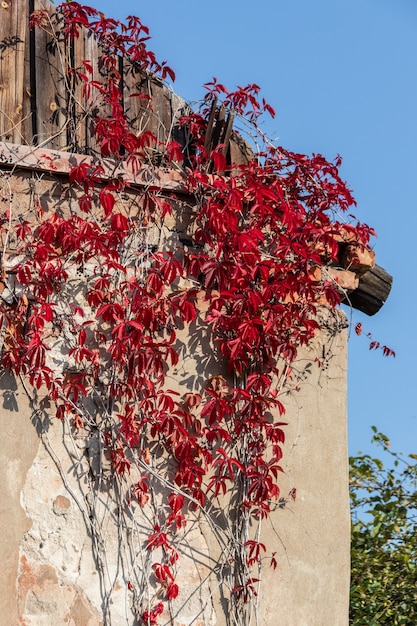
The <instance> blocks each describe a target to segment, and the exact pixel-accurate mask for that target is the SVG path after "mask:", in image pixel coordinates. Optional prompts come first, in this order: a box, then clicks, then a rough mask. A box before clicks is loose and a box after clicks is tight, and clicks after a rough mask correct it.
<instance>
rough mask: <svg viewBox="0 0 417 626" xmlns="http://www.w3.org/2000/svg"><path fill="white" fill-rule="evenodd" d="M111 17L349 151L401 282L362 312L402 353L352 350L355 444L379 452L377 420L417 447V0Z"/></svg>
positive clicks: (154, 8) (278, 124)
mask: <svg viewBox="0 0 417 626" xmlns="http://www.w3.org/2000/svg"><path fill="white" fill-rule="evenodd" d="M88 4H91V5H94V6H95V8H97V9H100V10H102V11H103V12H104V13H106V15H108V16H109V17H117V18H124V17H126V16H127V15H129V14H135V15H138V16H139V17H141V19H142V20H143V22H144V23H145V24H146V25H147V26H149V28H150V31H151V35H152V41H151V43H150V47H151V48H152V49H153V50H154V51H155V52H156V53H157V56H158V58H159V59H160V60H167V61H168V63H169V64H170V65H171V67H173V69H174V70H175V72H176V74H177V80H176V82H175V84H174V89H175V91H176V92H177V93H178V94H180V95H182V96H183V97H184V98H186V99H187V100H190V101H192V100H198V99H199V98H201V96H202V95H203V89H202V85H203V84H204V83H205V82H207V81H208V80H210V79H211V78H212V76H217V78H218V79H219V81H221V82H223V83H225V84H226V86H228V87H229V88H234V87H235V86H236V85H237V84H240V85H244V84H247V83H252V82H255V83H258V84H259V85H261V86H262V91H263V95H264V97H265V98H266V100H267V101H268V102H269V103H270V104H271V105H272V106H273V107H274V108H275V109H276V110H277V116H276V118H275V119H274V120H272V121H271V120H270V119H268V120H266V121H265V130H266V131H267V132H268V134H269V135H270V136H272V137H277V138H278V142H279V144H281V145H283V146H285V147H286V148H288V149H290V150H295V151H299V152H304V153H311V152H316V153H322V154H323V155H324V156H326V157H327V158H328V159H333V158H334V157H335V156H336V155H337V154H340V155H341V156H342V157H343V167H342V175H343V177H344V178H345V179H346V180H347V181H348V183H349V186H350V187H351V188H352V189H353V191H354V195H355V198H356V200H357V202H358V207H357V211H356V213H357V215H358V217H359V218H360V219H361V220H362V221H364V222H367V223H368V224H370V225H372V226H373V227H374V228H375V229H376V231H377V233H378V238H377V239H376V240H375V251H376V255H377V262H378V264H379V265H381V266H382V267H384V268H385V269H386V270H387V271H388V272H389V273H390V274H392V275H393V276H394V285H393V289H392V292H391V295H390V298H389V300H388V302H387V303H386V304H385V306H384V307H383V308H382V310H381V311H380V312H379V313H378V314H377V315H376V316H374V317H367V316H365V315H361V314H359V313H355V320H356V321H362V323H363V326H364V327H365V328H366V329H367V330H369V331H371V332H372V334H373V336H374V338H375V339H377V340H379V341H381V342H382V343H385V344H387V345H388V346H389V347H390V348H392V349H394V350H396V352H397V357H396V359H387V358H384V357H383V356H382V355H380V354H379V353H376V352H370V351H369V350H368V345H367V342H366V340H365V339H364V338H357V337H356V336H354V337H352V338H351V341H350V344H349V375H348V383H349V420H348V429H349V447H350V453H351V454H355V453H356V452H357V451H358V450H362V451H364V452H377V451H376V450H375V449H373V448H371V446H370V439H371V435H372V433H371V425H372V424H375V425H376V426H377V427H378V428H379V429H381V430H382V431H383V432H384V433H385V434H387V435H388V436H389V437H390V439H391V442H392V447H393V448H395V449H396V450H399V451H403V452H405V453H409V452H414V453H416V452H417V407H416V398H415V396H414V392H415V390H416V389H417V380H416V372H417V368H416V359H417V331H416V329H415V328H414V326H415V324H416V314H415V307H416V295H415V291H416V287H417V279H416V273H415V261H414V250H415V239H416V236H417V211H416V204H417V198H416V183H417V2H415V0H316V1H314V2H313V1H312V0H291V1H290V2H289V1H288V0H285V1H284V0H258V2H253V1H250V2H249V1H247V0H239V1H238V0H211V1H210V2H209V3H208V2H204V3H203V2H194V3H192V2H189V1H187V2H185V1H184V0H175V2H173V1H172V0H159V1H158V2H155V3H149V2H143V3H142V2H140V1H138V0H124V1H122V2H114V0H96V1H95V2H94V0H90V1H89V2H88Z"/></svg>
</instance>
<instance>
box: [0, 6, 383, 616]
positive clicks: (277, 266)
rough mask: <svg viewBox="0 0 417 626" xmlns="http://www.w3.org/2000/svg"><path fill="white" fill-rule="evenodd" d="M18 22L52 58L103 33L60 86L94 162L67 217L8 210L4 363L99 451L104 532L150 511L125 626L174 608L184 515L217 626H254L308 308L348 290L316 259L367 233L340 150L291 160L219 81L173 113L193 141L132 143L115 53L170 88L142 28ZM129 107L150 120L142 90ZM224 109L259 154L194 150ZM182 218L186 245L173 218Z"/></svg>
mask: <svg viewBox="0 0 417 626" xmlns="http://www.w3.org/2000/svg"><path fill="white" fill-rule="evenodd" d="M31 27H32V28H36V29H39V28H40V29H44V30H46V31H47V32H48V33H49V34H50V36H51V37H52V38H53V40H54V42H55V43H56V46H57V48H59V49H60V50H61V51H62V50H64V51H65V50H69V49H70V46H71V44H72V43H73V42H74V41H76V40H77V38H79V37H80V35H81V33H82V32H85V31H87V32H89V33H91V36H94V37H95V38H96V39H97V40H98V42H99V45H100V50H101V58H100V67H101V73H100V76H99V77H98V78H97V77H96V76H93V68H92V63H91V60H90V59H84V60H83V62H82V65H81V66H80V67H72V68H71V69H70V71H68V73H67V78H66V79H67V81H68V84H67V88H68V97H69V99H70V100H71V98H72V100H73V104H74V101H75V96H74V93H75V88H76V87H77V89H78V90H79V88H80V86H81V88H82V94H83V97H84V98H85V99H86V101H87V102H88V101H89V100H92V99H93V98H94V107H92V109H91V110H89V111H86V112H85V116H86V117H88V119H89V122H90V123H91V126H92V128H93V133H94V136H95V139H96V143H97V146H98V150H99V154H96V155H94V158H86V159H85V160H81V161H80V160H78V161H76V163H75V164H74V165H73V166H72V168H71V171H70V172H69V190H68V191H67V194H66V198H65V201H66V208H63V206H62V205H61V204H59V206H48V207H45V206H44V205H43V204H42V202H41V200H39V199H37V200H36V202H35V203H34V205H33V206H31V207H30V210H29V211H28V213H27V214H25V215H24V214H22V213H16V212H15V211H14V208H13V201H12V199H11V201H10V204H9V206H8V209H7V210H5V211H4V214H3V217H2V238H3V258H2V261H3V262H2V272H3V276H2V279H3V282H4V284H5V285H7V289H6V290H5V291H4V292H3V295H2V300H1V305H0V320H1V324H2V328H3V336H4V343H3V349H2V355H1V363H2V366H3V367H5V368H7V369H8V370H10V371H11V372H13V373H14V374H15V375H16V376H18V377H20V378H21V380H22V382H23V384H24V386H25V388H26V389H27V392H28V394H29V395H30V398H31V400H32V403H33V405H34V407H35V408H36V410H37V411H38V412H39V414H41V413H42V410H43V408H42V406H43V405H42V402H41V401H40V399H39V398H41V397H42V398H45V396H46V398H47V399H48V400H49V401H50V402H52V404H53V407H54V409H53V411H54V412H55V415H56V418H57V419H58V420H61V421H62V422H63V425H64V427H65V428H67V429H68V432H69V433H72V434H74V433H77V432H83V433H86V436H87V437H89V438H90V439H91V440H94V441H95V443H96V445H97V448H98V450H99V452H98V458H99V461H98V462H97V464H96V467H95V468H94V467H93V468H92V470H91V473H90V475H89V478H88V487H89V489H90V490H91V492H92V493H93V494H97V493H98V492H99V491H100V489H101V488H102V487H103V484H104V483H105V484H106V485H107V486H108V485H110V484H111V485H112V487H111V489H112V490H113V491H112V493H113V497H114V499H115V501H117V503H118V505H119V514H120V515H124V516H125V517H124V518H123V520H122V521H120V520H119V522H118V523H120V524H127V523H128V522H127V521H126V520H128V521H129V523H130V524H135V523H136V524H137V522H135V521H134V520H137V519H138V518H139V517H140V516H141V515H143V516H144V517H146V518H147V519H148V520H149V519H150V520H151V528H150V531H149V532H148V533H147V534H146V536H143V534H142V535H141V539H140V541H139V543H140V551H141V563H140V565H137V564H136V565H135V564H134V563H131V564H130V566H127V568H126V571H127V574H126V580H125V582H126V586H127V590H128V594H129V597H130V603H131V611H132V612H133V614H134V616H135V619H137V620H138V623H143V624H158V623H159V620H160V619H165V621H166V619H168V618H167V616H168V615H170V614H171V615H172V610H173V609H172V602H173V601H175V600H176V599H177V597H180V596H181V592H182V590H181V587H180V585H179V584H178V577H177V571H178V561H179V558H180V556H179V555H180V551H181V550H180V548H179V546H180V545H181V538H182V536H183V533H184V532H185V529H186V527H187V523H188V518H189V516H190V515H192V514H194V515H200V516H204V517H205V519H206V520H208V523H209V524H210V527H211V529H212V531H213V532H214V533H215V535H216V537H217V539H218V541H219V544H220V545H221V549H222V558H221V560H220V563H219V571H218V577H219V580H220V581H221V583H220V584H221V585H222V593H223V594H225V596H226V597H227V599H228V602H230V607H231V611H230V614H231V617H230V620H231V623H232V624H249V623H250V620H251V616H253V615H254V614H255V613H256V606H257V605H256V598H257V595H258V593H259V585H260V581H261V569H262V565H263V564H265V565H266V564H269V565H270V566H271V567H273V568H275V567H276V566H277V562H276V558H275V555H274V553H271V552H270V549H269V547H268V546H266V545H264V544H263V543H261V541H260V539H259V528H260V524H261V522H262V520H263V519H265V518H266V517H267V516H268V515H269V513H270V511H271V508H272V507H273V506H274V503H276V502H285V500H286V499H287V498H291V497H294V498H295V491H293V492H292V493H291V494H282V493H281V491H280V481H279V476H280V473H281V472H282V468H281V466H280V459H281V457H282V446H283V443H284V439H285V403H284V400H283V396H284V394H283V391H284V390H285V388H286V385H287V384H288V382H289V381H290V380H291V377H292V374H293V364H294V362H295V360H296V358H297V354H298V351H299V349H300V347H303V346H308V345H309V344H310V343H311V341H312V340H313V339H314V337H315V336H316V335H317V333H318V332H319V331H320V327H321V324H320V311H321V309H322V307H326V308H327V309H330V310H335V309H336V308H337V306H338V305H339V304H340V301H341V297H342V295H343V294H342V292H341V290H340V288H339V286H338V285H337V284H336V282H335V281H334V279H332V277H331V276H330V275H328V274H327V273H326V272H325V270H324V269H323V268H326V267H327V266H330V265H332V264H333V265H337V262H338V254H339V250H340V246H339V244H340V241H341V240H345V241H355V242H356V243H357V244H358V245H359V246H363V247H365V246H367V245H368V242H369V238H370V236H371V235H372V234H373V231H372V229H371V228H369V227H368V226H367V225H365V224H360V223H356V222H354V219H353V217H352V216H351V215H350V214H349V211H350V210H351V207H352V206H353V205H354V204H355V202H354V199H353V197H352V195H351V192H350V190H349V189H348V187H347V186H346V184H345V183H344V182H343V181H342V180H341V178H340V176H339V171H338V168H339V166H340V163H341V161H340V158H338V159H336V161H335V162H334V163H330V162H328V161H327V160H326V159H324V158H323V157H322V156H321V155H313V156H311V157H308V156H304V155H301V154H295V153H293V152H290V151H288V150H285V149H284V148H282V147H278V146H275V145H273V144H272V143H270V142H269V141H268V140H267V139H266V138H265V136H264V135H263V133H262V132H261V131H260V129H259V127H258V125H257V122H258V119H259V117H260V116H261V115H263V114H267V115H272V116H274V114H275V113H274V110H273V109H272V107H271V106H270V105H269V104H268V103H266V102H265V100H263V99H262V98H261V97H260V95H259V92H260V89H259V87H258V86H257V85H254V84H252V85H248V86H246V87H239V88H238V89H237V90H236V91H233V92H231V91H228V90H227V89H226V88H225V87H224V86H223V85H221V84H219V83H218V82H217V81H216V79H213V81H211V82H210V83H207V84H206V85H205V91H206V94H205V97H204V99H203V101H202V102H201V106H200V107H195V108H194V110H192V111H191V110H189V109H188V110H185V111H184V112H183V114H182V116H181V117H180V118H179V119H178V122H177V126H178V129H180V130H182V131H183V136H187V143H186V144H184V143H181V142H179V141H176V140H174V139H173V138H172V136H170V138H169V139H168V140H167V141H164V142H161V140H160V138H158V137H157V136H156V135H155V134H154V133H153V132H152V131H150V130H148V129H144V130H143V131H142V132H138V133H135V132H133V131H132V129H131V127H130V125H129V121H128V119H127V117H126V114H125V112H124V111H125V109H124V107H123V98H124V95H123V91H122V88H121V83H122V79H123V77H122V75H121V73H120V65H119V59H120V57H123V58H125V59H128V61H129V62H130V63H131V64H132V65H133V66H134V67H135V68H136V69H137V70H138V71H140V72H142V73H143V75H145V76H149V75H157V76H159V77H160V79H161V80H164V79H166V78H167V77H169V78H170V79H172V80H173V79H174V78H175V76H174V72H173V71H172V69H171V68H170V67H169V66H168V65H167V64H166V63H160V62H159V61H157V59H156V57H155V55H154V54H153V52H152V51H150V50H149V48H148V40H149V33H148V29H147V28H146V26H144V25H143V24H142V22H141V21H140V20H139V19H138V18H136V17H129V18H128V19H127V21H126V23H125V24H124V23H120V22H119V21H117V20H113V19H109V18H106V17H105V16H104V15H103V14H102V13H101V12H99V11H97V10H95V9H94V8H91V7H87V6H83V5H81V4H79V3H78V2H65V3H62V4H60V5H58V6H57V7H56V12H55V13H54V14H53V15H51V13H50V12H48V11H38V12H36V13H34V14H33V15H32V18H31ZM132 97H136V98H139V99H141V100H142V101H143V106H144V109H147V110H152V104H153V103H152V97H151V96H150V95H149V94H148V95H144V94H143V93H136V94H132ZM74 106H75V104H74ZM220 111H221V112H222V114H223V115H224V114H225V113H226V115H229V116H234V117H236V119H240V120H243V121H244V122H245V123H246V124H247V125H248V126H249V127H250V132H251V135H252V136H254V135H256V145H258V146H261V148H260V149H258V151H257V152H256V153H251V152H249V150H248V155H249V156H248V157H247V158H246V159H245V161H244V162H243V163H242V162H240V163H236V162H233V160H231V158H230V156H229V154H228V151H227V145H226V142H224V143H218V144H217V145H215V144H214V145H212V144H211V143H210V142H208V141H207V137H208V132H209V129H210V128H211V127H212V125H213V123H216V121H217V122H218V121H219V115H220ZM241 141H243V139H241ZM109 159H111V160H112V162H113V163H114V172H116V171H117V172H118V173H117V175H116V174H115V175H114V176H112V175H109V173H108V160H109ZM104 161H106V163H107V165H106V166H105V165H104ZM122 165H123V167H125V168H127V169H128V170H129V171H130V172H133V173H135V172H138V171H140V170H141V168H143V166H144V165H147V166H149V165H151V166H152V167H154V168H163V169H164V171H166V172H167V171H168V172H170V171H172V172H176V173H179V174H180V175H181V177H182V179H181V180H182V181H183V183H182V184H183V187H182V189H181V191H180V192H179V193H176V192H175V191H173V192H169V191H167V190H163V189H161V188H158V186H157V185H154V184H149V185H142V186H141V187H140V188H134V189H132V188H131V184H130V182H129V179H128V178H125V177H124V176H122V175H119V173H120V171H121V170H120V166H122ZM118 168H119V169H118ZM51 169H53V167H52V168H51ZM124 171H127V170H126V169H125V170H124ZM6 187H7V185H3V191H4V189H6ZM132 198H133V200H132ZM185 209H186V210H187V211H188V215H189V221H188V224H187V227H186V230H187V240H186V242H185V243H181V242H180V241H179V240H178V239H175V237H173V236H172V231H173V230H174V228H173V226H172V225H173V224H175V220H176V219H177V216H178V213H180V212H181V211H183V210H185ZM197 343H198V344H202V345H203V346H206V348H207V350H212V351H213V359H212V361H211V363H215V368H214V371H213V370H212V369H209V368H208V369H207V370H204V371H203V373H202V375H201V376H200V377H199V378H198V380H202V381H204V382H203V383H202V384H201V385H200V387H199V388H195V387H194V386H193V385H190V387H189V389H188V390H187V391H186V393H181V392H180V391H179V390H178V388H177V387H175V384H173V383H172V379H173V378H175V375H174V372H175V371H178V369H179V367H180V366H181V361H182V360H183V359H184V355H185V354H186V353H187V350H193V349H194V348H195V346H196V345H197ZM202 362H203V363H204V359H203V361H202ZM318 365H320V363H318ZM172 386H174V389H171V387H172ZM48 410H49V412H50V411H51V410H52V409H50V408H48ZM86 480H87V479H86ZM219 499H220V501H221V500H222V499H227V501H228V502H229V503H232V504H233V514H230V515H229V516H224V519H223V525H220V526H219V524H218V522H215V521H214V516H213V515H212V510H213V507H214V506H215V505H214V502H215V501H218V500H219ZM90 506H91V511H90V512H91V515H90V522H89V523H90V524H91V532H92V535H93V537H95V541H96V543H95V546H96V548H95V549H96V551H97V555H96V556H97V559H98V561H99V562H101V561H102V560H103V558H104V557H103V553H102V547H100V542H99V541H98V540H97V534H98V530H97V526H96V523H95V520H94V505H90ZM132 520H133V521H132ZM106 593H107V596H106V597H107V601H109V598H110V595H111V591H108V592H106ZM170 612H171V613H170ZM105 618H106V616H105ZM106 619H107V618H106Z"/></svg>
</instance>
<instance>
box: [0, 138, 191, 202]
mask: <svg viewBox="0 0 417 626" xmlns="http://www.w3.org/2000/svg"><path fill="white" fill-rule="evenodd" d="M81 163H84V164H87V165H88V166H89V167H91V168H92V169H94V168H95V167H96V166H98V165H100V166H101V167H103V170H104V171H103V172H102V173H100V174H99V175H98V176H97V178H99V179H101V180H103V181H105V180H109V179H115V178H122V179H123V180H124V181H125V182H126V183H129V184H130V185H138V186H140V187H146V188H147V189H158V190H160V189H166V190H169V191H176V192H178V193H183V194H188V191H187V185H186V177H185V174H184V173H182V172H180V171H178V169H177V168H175V169H169V168H168V167H166V166H165V167H161V168H159V167H153V166H152V165H149V164H145V163H144V164H143V165H142V167H141V168H140V169H139V171H133V170H132V169H131V168H130V167H129V166H128V165H127V164H126V163H121V164H120V165H118V164H117V163H115V161H114V160H113V159H103V158H102V159H97V158H95V157H91V156H88V155H82V154H69V153H68V152H62V151H59V150H49V149H46V148H40V147H39V148H38V147H33V146H22V145H19V144H13V143H5V142H2V141H0V167H6V168H8V169H11V170H13V169H14V168H22V169H31V170H34V171H45V172H53V173H55V174H68V173H69V172H70V170H71V169H72V168H73V167H74V166H76V165H80V164H81Z"/></svg>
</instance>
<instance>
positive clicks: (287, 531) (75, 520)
mask: <svg viewBox="0 0 417 626" xmlns="http://www.w3.org/2000/svg"><path fill="white" fill-rule="evenodd" d="M328 340H329V339H328V338H325V343H324V344H322V343H321V341H318V342H317V345H316V349H315V351H313V352H308V353H305V354H304V355H303V357H304V358H302V359H300V361H299V362H298V363H297V368H299V372H298V375H299V377H300V391H298V392H292V393H289V395H288V397H287V398H286V405H287V407H288V412H287V415H286V418H285V419H286V421H288V426H287V427H286V429H285V430H286V444H285V447H284V459H283V465H284V469H285V474H283V476H282V479H281V486H282V492H281V493H282V495H283V496H284V497H285V496H287V494H288V493H289V492H290V491H291V490H292V489H294V488H295V489H296V499H295V500H294V501H293V500H292V498H289V501H288V503H287V504H286V505H285V506H283V507H282V508H280V506H277V507H276V510H275V511H274V512H273V514H272V515H271V517H270V519H268V520H266V521H264V522H263V525H262V536H261V540H262V541H263V543H265V544H266V545H268V551H274V552H276V557H277V562H278V565H277V569H276V570H275V571H273V570H271V569H270V568H269V567H268V566H265V567H264V568H263V572H262V578H263V585H262V591H261V597H260V598H259V606H260V613H259V624H268V625H273V624H276V623H280V624H282V625H284V626H295V625H297V626H304V625H305V626H327V625H328V626H339V625H340V626H344V625H346V624H347V623H348V621H347V620H348V618H347V615H348V587H349V510H348V485H347V451H346V406H345V404H346V336H345V333H344V331H342V332H341V333H340V334H337V335H335V336H334V337H332V338H331V339H330V342H331V349H330V351H329V358H328V360H327V362H326V360H324V361H325V362H324V367H323V368H322V369H317V368H316V366H315V365H314V363H313V361H314V358H315V355H316V354H317V353H318V354H320V355H323V354H324V353H325V352H326V351H327V350H328V348H329V344H328V343H327V341H328ZM323 346H324V347H323ZM192 366H194V367H195V361H194V359H193V357H192V356H191V355H189V356H188V357H186V358H185V360H184V363H183V364H182V368H180V370H181V369H182V371H183V372H187V378H188V380H190V375H191V373H192ZM180 370H179V371H178V373H180ZM179 382H181V380H180V381H179ZM1 395H2V408H1V424H2V432H3V433H4V444H5V445H3V446H2V451H1V456H0V463H1V469H2V476H3V477H4V478H3V480H4V489H3V490H2V494H1V503H0V511H1V518H0V537H1V544H0V545H1V558H2V563H3V580H4V581H5V585H4V589H3V593H2V615H3V620H4V622H3V623H5V624H6V623H7V624H18V623H20V624H25V625H26V626H46V625H50V626H52V625H54V626H61V625H62V626H64V625H68V624H71V625H73V624H74V625H75V626H98V625H99V624H102V623H106V622H105V621H104V619H103V612H104V614H106V615H107V617H106V620H108V621H107V623H111V624H117V625H119V624H120V625H121V624H130V625H132V626H133V624H134V623H135V622H134V620H133V617H132V615H131V613H130V610H129V607H128V602H127V599H126V590H125V582H126V576H127V577H128V574H129V573H128V571H127V570H126V568H128V567H129V566H128V565H127V563H128V561H129V558H128V555H127V554H124V553H123V551H124V549H126V544H125V543H124V537H123V536H122V535H123V533H122V534H121V533H119V532H118V524H117V522H118V519H117V514H116V512H115V511H114V510H113V509H112V502H111V498H110V497H109V495H108V489H107V488H106V487H105V486H104V485H102V486H101V489H100V490H99V492H98V494H97V501H96V502H95V503H93V504H92V506H93V507H94V509H95V512H96V518H97V524H98V529H97V530H98V532H97V534H96V536H95V537H94V538H93V540H92V538H91V535H90V531H89V530H88V527H89V520H88V516H89V508H88V484H87V483H88V480H87V475H86V473H87V472H88V467H89V461H88V459H89V456H88V448H89V447H90V448H91V447H92V446H93V442H91V441H86V440H84V439H83V437H82V434H79V435H77V436H76V437H75V438H74V437H73V435H72V434H71V433H70V432H68V431H65V429H64V428H63V424H62V423H60V422H58V421H56V420H53V421H52V422H50V421H49V420H48V418H47V412H48V411H47V407H46V412H45V413H43V414H37V415H33V414H32V411H31V409H30V407H29V406H28V402H27V399H26V396H25V392H24V390H23V389H22V387H21V385H20V384H18V383H17V382H16V381H15V380H14V379H12V378H11V377H10V376H7V375H3V377H2V392H1ZM41 431H42V432H41ZM80 464H81V465H82V466H83V467H81V466H80ZM86 488H87V501H86ZM89 497H94V496H93V495H92V494H90V496H89ZM90 505H91V502H90ZM141 514H142V511H141V510H140V509H139V510H136V515H137V519H136V521H135V524H138V525H139V526H140V525H143V526H146V525H147V524H148V525H149V520H148V521H147V520H146V516H145V517H143V516H142V518H141ZM133 525H134V524H133V522H132V528H133ZM137 532H138V533H139V535H140V532H141V531H140V530H139V531H137ZM100 537H101V538H102V540H103V542H105V544H106V545H105V550H104V551H101V557H100V559H101V561H100V560H99V561H97V554H98V552H100V551H98V550H97V547H95V546H94V545H93V544H94V541H97V538H100ZM186 543H187V552H188V555H185V558H184V560H183V561H182V563H181V568H180V571H179V582H180V583H181V588H182V590H183V595H186V594H187V593H189V595H190V597H191V600H190V601H189V602H188V603H186V604H184V605H183V606H180V605H176V607H175V611H177V610H178V614H177V615H175V616H173V618H172V622H170V621H168V622H167V623H173V624H176V625H177V626H180V625H183V624H184V625H185V624H187V625H188V624H200V626H201V625H202V624H219V625H221V624H227V623H228V617H227V609H226V611H223V609H222V607H221V604H220V598H219V595H218V593H217V592H216V589H217V587H218V581H217V580H216V577H215V576H214V577H213V575H210V571H211V569H212V568H213V567H215V564H216V561H217V559H218V556H219V549H220V548H219V544H218V542H217V540H216V539H215V538H214V536H213V535H212V533H211V530H210V528H209V526H208V525H207V522H205V521H204V520H203V521H201V520H198V519H196V520H194V521H192V520H190V525H189V527H188V529H187V542H186ZM103 555H104V557H105V558H103ZM135 567H138V568H140V567H141V565H140V563H136V564H135ZM103 581H104V582H103ZM106 593H107V594H109V596H108V599H109V598H110V595H111V602H109V604H108V605H107V606H106V601H105V596H106ZM211 597H212V598H213V599H212V600H211V599H210V598H211ZM225 613H226V615H225Z"/></svg>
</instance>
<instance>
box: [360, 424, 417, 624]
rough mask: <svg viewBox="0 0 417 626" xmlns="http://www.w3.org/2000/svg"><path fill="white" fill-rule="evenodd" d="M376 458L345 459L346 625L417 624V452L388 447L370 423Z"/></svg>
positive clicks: (387, 441) (363, 456) (385, 440)
mask: <svg viewBox="0 0 417 626" xmlns="http://www.w3.org/2000/svg"><path fill="white" fill-rule="evenodd" d="M373 431H374V436H373V442H375V443H377V444H379V445H381V446H382V448H383V449H384V455H383V456H384V457H386V461H387V462H386V463H385V464H384V463H383V461H381V460H380V459H379V458H372V457H371V456H369V455H358V456H356V457H352V458H351V459H350V497H351V508H352V551H351V561H352V579H351V600H350V624H352V625H353V626H379V625H382V624H386V625H387V626H388V625H389V626H397V625H398V626H400V625H404V626H405V625H407V626H411V625H414V624H417V455H415V454H410V455H408V457H404V456H403V455H402V454H399V453H397V452H393V451H392V450H391V449H390V442H389V439H388V438H387V437H386V436H385V435H383V434H382V433H380V432H378V431H377V429H376V428H375V427H373Z"/></svg>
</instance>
